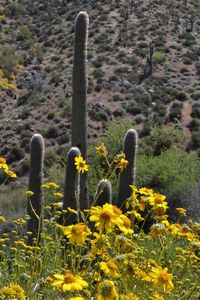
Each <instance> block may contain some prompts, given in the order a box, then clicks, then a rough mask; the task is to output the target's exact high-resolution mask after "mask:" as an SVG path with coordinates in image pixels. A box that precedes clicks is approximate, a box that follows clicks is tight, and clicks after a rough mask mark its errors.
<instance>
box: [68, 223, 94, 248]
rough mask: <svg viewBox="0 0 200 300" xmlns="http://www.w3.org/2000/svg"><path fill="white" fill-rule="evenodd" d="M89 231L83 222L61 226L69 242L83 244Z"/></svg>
mask: <svg viewBox="0 0 200 300" xmlns="http://www.w3.org/2000/svg"><path fill="white" fill-rule="evenodd" d="M90 233H91V231H90V229H89V228H88V226H87V225H85V224H83V223H78V224H74V225H69V226H63V234H64V235H65V236H66V237H67V238H68V239H69V241H70V242H71V243H76V244H83V243H84V242H85V241H86V240H87V237H88V235H89V234H90Z"/></svg>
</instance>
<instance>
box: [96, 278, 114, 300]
mask: <svg viewBox="0 0 200 300" xmlns="http://www.w3.org/2000/svg"><path fill="white" fill-rule="evenodd" d="M118 299H119V294H118V292H117V290H116V287H115V285H114V283H113V281H110V280H104V281H103V282H101V283H100V284H99V285H98V294H97V300H118Z"/></svg>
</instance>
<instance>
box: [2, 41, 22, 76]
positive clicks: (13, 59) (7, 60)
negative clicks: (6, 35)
mask: <svg viewBox="0 0 200 300" xmlns="http://www.w3.org/2000/svg"><path fill="white" fill-rule="evenodd" d="M17 63H18V57H17V55H16V50H15V48H14V47H13V46H1V47H0V66H1V68H2V71H3V73H4V76H5V77H10V75H11V74H13V73H15V71H16V67H17Z"/></svg>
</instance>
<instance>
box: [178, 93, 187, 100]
mask: <svg viewBox="0 0 200 300" xmlns="http://www.w3.org/2000/svg"><path fill="white" fill-rule="evenodd" d="M175 96H176V99H178V100H180V101H185V100H186V99H187V96H186V94H185V92H183V91H176V94H175Z"/></svg>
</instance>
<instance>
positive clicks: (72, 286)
mask: <svg viewBox="0 0 200 300" xmlns="http://www.w3.org/2000/svg"><path fill="white" fill-rule="evenodd" d="M53 276H54V278H55V280H54V281H53V282H52V283H51V285H52V286H53V287H55V288H57V289H59V290H61V291H63V292H68V291H71V292H75V291H81V290H82V289H84V288H87V287H88V283H87V282H86V281H85V280H83V278H82V277H80V276H77V275H73V274H72V272H71V271H67V272H66V273H65V274H64V275H63V274H54V275H53Z"/></svg>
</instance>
